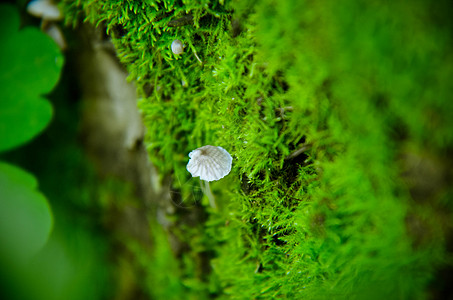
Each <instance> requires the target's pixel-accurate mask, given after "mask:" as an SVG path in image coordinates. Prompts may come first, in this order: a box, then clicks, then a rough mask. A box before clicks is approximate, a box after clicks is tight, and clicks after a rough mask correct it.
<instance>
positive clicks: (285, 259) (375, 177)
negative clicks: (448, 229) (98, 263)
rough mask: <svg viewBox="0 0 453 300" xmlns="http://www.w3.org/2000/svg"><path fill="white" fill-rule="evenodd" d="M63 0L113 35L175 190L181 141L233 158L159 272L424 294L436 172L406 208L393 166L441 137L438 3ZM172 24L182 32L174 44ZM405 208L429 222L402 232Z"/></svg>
mask: <svg viewBox="0 0 453 300" xmlns="http://www.w3.org/2000/svg"><path fill="white" fill-rule="evenodd" d="M64 7H65V10H66V21H67V22H68V23H74V24H76V23H77V21H81V20H82V19H83V20H85V21H89V22H91V23H93V24H96V25H97V26H102V27H103V28H105V30H106V32H107V33H108V34H109V35H110V36H111V37H112V42H113V44H114V45H115V47H116V49H117V53H118V57H119V59H120V61H121V62H122V63H124V65H125V66H126V67H127V69H128V71H129V72H130V76H129V78H130V79H131V80H135V81H136V83H137V85H138V90H139V92H140V94H141V99H140V101H139V103H138V106H139V108H140V110H141V111H142V113H143V117H144V122H145V125H146V127H147V136H146V144H147V147H148V150H149V153H150V158H151V160H152V161H153V163H154V164H155V165H156V166H157V168H158V169H159V172H160V174H162V176H172V177H173V179H174V181H173V182H174V188H175V189H177V190H180V191H181V193H182V195H183V196H182V198H183V199H185V201H186V203H190V202H191V201H194V199H193V198H194V197H192V195H193V191H192V189H193V188H192V187H191V185H192V184H185V183H187V182H191V183H193V185H196V184H198V183H197V182H196V180H194V179H190V174H189V173H188V172H187V171H186V168H185V165H186V163H187V161H188V156H187V154H188V153H189V152H190V151H191V150H193V149H195V148H197V147H200V146H203V145H206V144H211V145H219V146H222V147H224V148H225V149H227V150H228V151H229V152H230V153H231V155H232V156H233V159H234V160H233V170H232V172H231V174H230V175H229V176H228V177H227V178H225V179H224V180H222V182H215V183H213V184H212V188H213V191H214V193H215V194H216V196H217V199H218V200H217V201H218V202H220V206H221V210H220V211H218V212H215V211H211V210H209V209H208V208H206V209H207V210H208V211H209V213H210V217H209V219H208V220H207V221H206V222H205V223H204V224H202V226H200V227H199V228H195V229H192V230H189V229H185V228H181V234H180V238H181V239H183V240H184V239H185V240H186V241H188V244H189V245H190V247H188V249H187V252H186V253H185V254H184V255H185V257H189V260H187V259H180V260H179V270H180V271H179V272H176V271H175V272H173V271H172V272H173V273H172V274H173V275H174V276H176V277H179V278H180V283H179V284H178V286H180V284H182V286H184V287H185V290H186V291H187V290H189V291H195V290H196V291H197V293H199V294H203V295H211V296H218V297H220V298H229V299H231V298H236V299H257V298H263V299H264V298H275V297H286V298H307V299H323V298H332V297H335V298H336V299H341V298H348V299H352V298H357V299H370V298H376V299H382V298H384V297H387V298H391V299H394V298H397V299H423V298H424V297H425V296H426V293H427V285H428V283H429V281H430V280H431V279H432V277H433V274H434V271H435V269H436V267H437V266H438V264H439V263H440V262H441V261H442V259H443V258H444V248H443V238H442V236H443V234H442V233H439V232H442V230H443V227H442V226H443V225H445V224H442V222H441V221H435V219H436V215H437V214H438V213H439V208H440V207H442V205H444V204H441V200H440V199H445V198H443V196H442V195H448V194H451V187H448V185H445V184H443V185H442V184H440V185H439V186H438V187H437V190H436V192H430V193H428V194H427V195H425V196H423V197H424V198H425V199H424V201H427V202H428V203H430V205H425V207H426V210H424V215H423V216H421V215H420V213H419V212H417V209H414V207H417V206H418V205H420V204H419V202H416V201H414V199H415V198H417V195H415V196H414V194H413V188H414V186H413V185H412V186H411V176H410V175H408V176H409V179H407V177H403V176H402V173H403V171H405V168H406V166H407V160H405V159H404V158H405V157H407V156H408V155H409V156H410V155H412V153H413V151H415V152H416V153H422V154H420V158H421V159H422V158H424V157H425V154H424V153H429V155H432V156H434V157H436V158H437V159H438V160H446V161H449V160H448V156H447V154H446V153H448V151H449V150H448V149H451V147H452V146H453V130H452V128H453V124H452V122H453V107H452V103H453V102H452V101H450V97H451V96H450V95H451V94H452V85H451V84H450V78H452V75H453V74H452V72H453V71H452V70H453V69H452V68H451V65H452V57H451V54H450V53H451V46H450V45H451V37H450V36H451V28H452V27H451V25H452V24H451V22H450V21H448V16H447V15H446V14H445V13H444V11H448V10H447V8H448V4H447V2H446V1H445V2H439V3H437V4H430V3H429V1H415V2H413V3H411V4H410V5H409V4H407V3H405V2H404V1H396V2H392V3H390V2H386V1H371V2H370V1H366V2H365V1H363V2H360V1H359V2H357V1H342V2H341V3H340V2H338V1H323V2H314V1H298V0H293V1H291V0H287V1H271V0H261V1H219V2H212V3H211V2H210V1H165V0H163V1H91V0H87V1H81V0H80V1H75V2H72V1H64ZM187 20H191V21H189V22H188V21H187ZM174 24H176V25H177V26H173V25H174ZM174 39H179V40H181V41H182V42H183V43H184V44H185V45H186V48H185V52H184V53H183V54H182V55H180V56H178V55H175V54H173V53H172V52H171V49H170V45H171V42H172V41H173V40H174ZM200 61H201V62H200ZM408 149H415V150H408ZM298 150H299V151H298ZM417 155H419V154H417ZM439 170H440V171H438V172H440V173H442V174H443V175H442V176H446V175H445V174H447V173H448V172H449V171H442V170H441V169H439ZM422 171H423V170H422ZM445 172H446V173H445ZM448 174H451V173H448ZM447 177H448V176H447ZM427 180H429V179H427ZM411 193H412V194H411ZM443 201H447V202H450V201H451V200H443ZM449 207H451V204H450V206H449ZM447 214H450V216H451V210H450V211H449V212H447ZM411 215H412V216H414V218H415V219H416V220H418V221H420V220H422V219H428V220H434V221H432V222H421V221H420V222H421V223H422V224H424V225H423V226H422V227H423V229H422V230H421V231H426V232H428V234H427V237H426V238H425V239H424V242H423V243H421V244H418V245H417V246H415V245H414V240H417V235H420V234H422V233H420V232H419V231H415V234H414V230H411V222H409V221H408V216H411ZM411 232H412V233H411ZM190 241H192V243H191V242H190ZM194 241H197V242H194ZM156 251H157V252H156V257H155V259H156V260H158V259H159V258H158V257H160V255H159V253H160V252H159V248H157V249H156ZM205 252H209V253H215V255H214V256H215V257H214V258H213V259H212V260H211V261H210V266H211V269H209V268H207V269H206V268H204V269H203V268H201V267H200V266H197V265H196V264H195V265H194V264H193V261H194V258H195V257H197V255H199V254H200V253H205ZM164 257H167V258H168V259H170V260H171V258H170V257H168V256H164ZM195 261H196V260H195ZM148 263H149V264H150V265H152V264H153V260H152V259H149V260H148ZM171 265H172V266H173V267H172V268H170V269H171V270H173V269H174V268H175V267H174V264H173V263H172V264H171ZM156 266H159V265H154V266H153V268H154V269H152V270H154V271H153V272H157V270H155V267H156ZM162 266H163V267H162V268H163V269H165V268H166V267H164V266H165V264H163V265H162ZM150 270H151V269H150ZM200 270H202V271H203V270H204V271H206V270H207V271H208V272H210V274H209V276H210V278H211V281H210V280H209V279H206V274H205V275H202V274H200V272H202V271H200ZM162 272H165V270H162ZM163 281H164V280H160V281H159V282H163ZM168 282H169V284H168V286H167V289H168V291H169V290H173V288H172V286H173V283H174V280H168ZM194 282H198V283H196V284H195V283H194ZM160 288H163V289H164V290H165V287H162V286H160ZM149 289H150V290H152V289H153V283H150V284H149ZM183 290H184V289H183ZM178 291H181V289H179V288H178V289H174V292H175V293H179V292H178ZM164 294H165V293H164ZM164 294H161V295H164ZM162 297H163V296H162Z"/></svg>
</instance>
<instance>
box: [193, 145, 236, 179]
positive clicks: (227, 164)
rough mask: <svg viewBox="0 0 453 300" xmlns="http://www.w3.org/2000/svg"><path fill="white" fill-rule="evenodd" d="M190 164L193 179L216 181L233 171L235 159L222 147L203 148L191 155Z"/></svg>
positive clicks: (208, 146)
mask: <svg viewBox="0 0 453 300" xmlns="http://www.w3.org/2000/svg"><path fill="white" fill-rule="evenodd" d="M189 157H190V160H189V163H188V164H187V171H189V172H190V173H191V174H192V176H193V177H198V176H199V177H200V179H201V180H205V181H208V182H209V181H214V180H219V179H221V178H223V177H225V176H226V175H228V174H229V173H230V171H231V163H232V161H233V158H232V157H231V155H230V154H229V153H228V152H227V151H226V150H225V149H223V148H222V147H219V146H210V145H207V146H203V147H201V148H198V149H195V150H193V151H192V152H190V153H189Z"/></svg>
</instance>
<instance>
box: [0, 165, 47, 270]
mask: <svg viewBox="0 0 453 300" xmlns="http://www.w3.org/2000/svg"><path fill="white" fill-rule="evenodd" d="M51 227H52V215H51V211H50V208H49V205H48V204H47V200H46V198H45V197H44V196H43V195H42V194H41V193H40V192H39V191H37V181H36V179H35V178H34V177H33V175H31V174H29V173H27V172H25V171H24V170H22V169H20V168H17V167H15V166H12V165H9V164H6V163H2V162H0V245H2V246H1V250H0V254H1V257H2V258H8V259H9V260H12V263H20V262H23V261H25V260H27V259H28V258H30V257H31V256H32V255H34V254H35V253H36V252H37V251H38V250H39V249H41V247H42V246H43V245H44V244H45V242H46V241H47V239H48V237H49V234H50V230H51Z"/></svg>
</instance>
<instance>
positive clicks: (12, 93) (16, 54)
mask: <svg viewBox="0 0 453 300" xmlns="http://www.w3.org/2000/svg"><path fill="white" fill-rule="evenodd" d="M0 32H1V33H2V34H1V35H0V44H1V45H2V47H0V65H1V66H2V71H1V72H0V135H1V139H0V151H4V150H8V149H11V148H14V147H17V146H19V145H21V144H23V143H25V142H27V141H29V140H30V139H32V138H33V137H34V136H35V135H37V134H38V133H39V132H41V131H42V130H43V129H44V128H45V127H46V126H47V124H48V123H49V121H50V119H51V117H52V107H51V105H50V104H49V103H48V102H47V101H46V100H45V99H44V98H42V97H41V95H42V94H45V93H48V92H50V91H51V90H52V88H53V87H54V86H55V84H56V83H57V81H58V78H59V75H60V71H61V67H62V64H63V57H62V55H61V53H60V51H59V49H58V47H57V45H56V44H55V43H54V42H53V41H52V40H51V39H50V38H49V37H48V36H46V35H45V34H44V33H42V32H41V31H39V30H38V29H37V28H25V29H22V30H20V31H19V15H18V12H17V10H16V9H15V8H14V7H12V6H9V5H1V6H0Z"/></svg>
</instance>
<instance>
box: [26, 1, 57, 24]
mask: <svg viewBox="0 0 453 300" xmlns="http://www.w3.org/2000/svg"><path fill="white" fill-rule="evenodd" d="M27 12H28V13H29V14H30V15H32V16H35V17H39V18H43V19H44V20H49V21H58V20H61V19H62V18H63V15H62V13H61V11H60V9H59V8H58V6H57V5H55V3H53V2H52V1H51V0H32V1H30V3H28V5H27Z"/></svg>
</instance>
